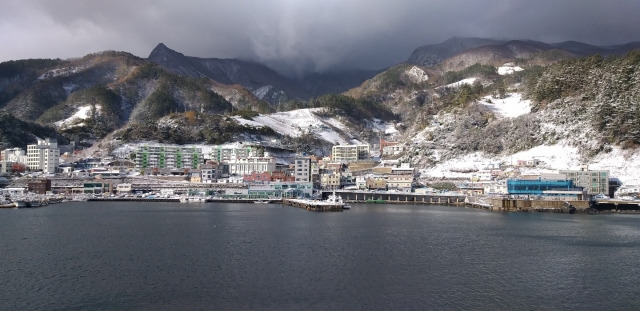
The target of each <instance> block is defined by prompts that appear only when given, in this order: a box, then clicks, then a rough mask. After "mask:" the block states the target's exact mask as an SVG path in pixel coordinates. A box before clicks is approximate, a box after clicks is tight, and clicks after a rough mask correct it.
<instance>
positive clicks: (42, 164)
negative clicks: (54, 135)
mask: <svg viewBox="0 0 640 311" xmlns="http://www.w3.org/2000/svg"><path fill="white" fill-rule="evenodd" d="M59 163H60V149H58V142H57V141H56V140H55V139H51V138H47V139H38V143H37V144H35V145H27V167H28V168H29V169H30V170H34V171H43V172H45V173H50V174H51V173H55V172H56V169H57V168H58V165H59Z"/></svg>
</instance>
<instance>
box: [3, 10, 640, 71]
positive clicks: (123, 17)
mask: <svg viewBox="0 0 640 311" xmlns="http://www.w3.org/2000/svg"><path fill="white" fill-rule="evenodd" d="M0 4H1V9H0V61H6V60H9V59H22V58H36V57H38V58H54V57H60V58H70V57H80V56H83V55H85V54H88V53H92V52H97V51H102V50H121V51H128V52H131V53H133V54H135V55H138V56H141V57H146V56H147V55H148V54H149V52H150V51H151V49H153V47H154V46H155V45H156V44H157V43H160V42H163V43H165V44H166V45H167V46H169V47H170V48H173V49H175V50H177V51H179V52H181V53H183V54H185V55H192V56H199V57H219V58H234V57H238V58H245V59H254V60H257V61H260V62H264V63H267V64H270V65H272V66H274V67H278V68H280V69H283V70H286V71H288V72H290V73H296V72H298V73H299V72H306V71H317V70H326V69H332V68H339V67H360V68H381V67H385V66H388V65H391V64H394V63H398V62H402V61H404V60H406V59H407V58H408V56H409V54H410V53H411V51H413V49H415V48H416V47H418V46H420V45H424V44H429V43H437V42H441V41H443V40H445V39H447V38H449V37H451V36H481V37H491V38H513V39H533V40H541V41H545V42H559V41H565V40H578V41H584V42H587V43H592V44H600V45H603V44H615V43H624V42H628V41H636V40H640V35H639V34H638V33H637V30H638V29H640V18H638V17H637V15H638V13H640V1H637V0H611V1H596V0H555V1H554V0H541V1H530V0H512V1H508V0H477V1H461V0H431V1H424V0H423V1H420V0H415V1H414V0H396V1H375V0H374V1H372V0H351V1H348V0H324V1H314V0H308V1H302V0H273V1H263V0H245V1H243V0H218V1H209V0H193V1H186V2H184V1H151V0H135V1H132V0H126V1H124V0H113V1H101V0H86V1H48V0H41V1H35V0H33V1H29V0H26V1H24V0H23V1H9V0H2V1H0Z"/></svg>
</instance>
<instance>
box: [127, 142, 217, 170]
mask: <svg viewBox="0 0 640 311" xmlns="http://www.w3.org/2000/svg"><path fill="white" fill-rule="evenodd" d="M203 160H204V156H203V154H202V149H200V148H195V147H183V146H165V145H151V146H150V145H142V146H138V149H137V150H136V169H146V168H159V169H160V168H168V169H184V168H188V169H195V168H198V167H199V166H200V164H201V163H202V162H203Z"/></svg>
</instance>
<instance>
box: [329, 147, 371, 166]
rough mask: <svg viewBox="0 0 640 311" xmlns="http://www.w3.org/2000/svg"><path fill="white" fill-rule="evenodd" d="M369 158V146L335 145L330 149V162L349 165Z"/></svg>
mask: <svg viewBox="0 0 640 311" xmlns="http://www.w3.org/2000/svg"><path fill="white" fill-rule="evenodd" d="M369 158H370V150H369V145H337V146H333V148H331V161H333V162H339V163H351V162H358V161H363V160H368V159H369Z"/></svg>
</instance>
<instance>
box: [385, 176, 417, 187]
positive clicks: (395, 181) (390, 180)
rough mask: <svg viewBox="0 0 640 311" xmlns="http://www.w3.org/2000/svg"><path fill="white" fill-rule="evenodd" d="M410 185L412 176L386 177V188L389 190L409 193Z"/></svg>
mask: <svg viewBox="0 0 640 311" xmlns="http://www.w3.org/2000/svg"><path fill="white" fill-rule="evenodd" d="M412 185H413V175H389V176H388V177H387V187H388V188H389V189H400V190H404V191H407V190H408V191H410V190H411V186H412Z"/></svg>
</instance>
